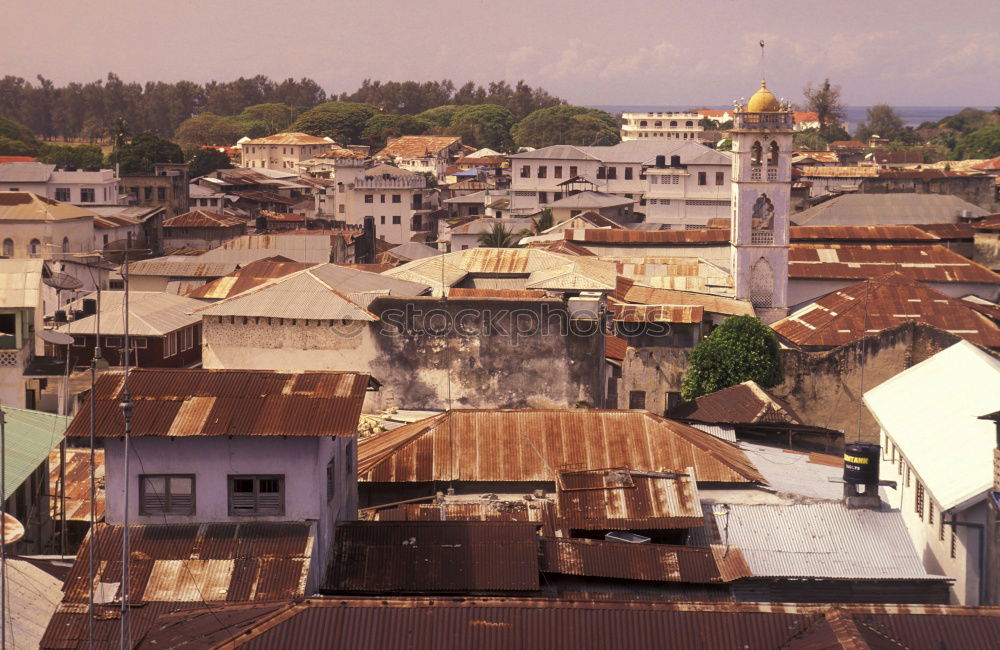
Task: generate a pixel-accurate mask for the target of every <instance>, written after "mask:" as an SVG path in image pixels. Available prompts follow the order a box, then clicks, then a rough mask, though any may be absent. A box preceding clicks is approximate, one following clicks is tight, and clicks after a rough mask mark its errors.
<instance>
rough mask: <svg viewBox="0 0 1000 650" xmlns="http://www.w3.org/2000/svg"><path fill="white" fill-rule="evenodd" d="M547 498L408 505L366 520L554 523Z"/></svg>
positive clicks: (366, 514)
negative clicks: (548, 521) (547, 520)
mask: <svg viewBox="0 0 1000 650" xmlns="http://www.w3.org/2000/svg"><path fill="white" fill-rule="evenodd" d="M551 503H552V502H551V501H549V500H547V499H534V498H531V499H520V500H517V501H509V500H505V499H489V500H481V501H475V502H466V501H461V502H459V501H448V500H444V501H442V502H440V503H404V504H401V505H397V506H392V507H388V508H373V509H367V510H363V511H362V512H360V513H359V516H360V517H362V518H363V519H364V520H366V521H521V522H534V523H537V524H539V525H542V524H543V523H544V522H545V521H546V519H549V520H551V518H552V516H553V513H552V512H551V508H550V505H551Z"/></svg>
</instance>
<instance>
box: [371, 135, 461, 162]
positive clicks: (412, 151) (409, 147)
mask: <svg viewBox="0 0 1000 650" xmlns="http://www.w3.org/2000/svg"><path fill="white" fill-rule="evenodd" d="M460 142H461V138H459V137H457V136H450V135H445V136H440V135H404V136H401V137H398V138H396V139H394V140H391V141H390V142H389V144H387V145H386V147H385V149H383V150H382V151H380V152H378V153H377V154H376V157H393V156H398V157H400V158H425V157H428V156H435V155H437V154H438V152H439V151H441V150H442V149H447V148H448V147H450V146H452V145H454V144H457V143H460Z"/></svg>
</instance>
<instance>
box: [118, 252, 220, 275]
mask: <svg viewBox="0 0 1000 650" xmlns="http://www.w3.org/2000/svg"><path fill="white" fill-rule="evenodd" d="M207 254H208V253H205V254H203V255H170V256H168V257H154V258H152V259H148V260H139V261H138V262H129V265H128V272H129V275H165V276H167V277H176V278H221V277H222V276H224V275H227V274H229V273H232V272H233V271H234V270H235V269H236V263H235V262H211V261H208V260H206V259H205V255H207Z"/></svg>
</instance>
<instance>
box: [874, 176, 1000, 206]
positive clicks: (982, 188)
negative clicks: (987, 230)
mask: <svg viewBox="0 0 1000 650" xmlns="http://www.w3.org/2000/svg"><path fill="white" fill-rule="evenodd" d="M858 192H859V193H861V194H891V193H895V192H900V193H911V194H952V195H954V196H957V197H958V198H960V199H962V200H963V201H968V202H969V203H972V204H973V205H978V206H979V207H981V208H983V209H985V210H989V211H990V212H996V211H997V210H998V209H1000V205H997V200H996V191H995V189H994V179H993V177H992V176H987V175H986V174H978V175H975V176H949V177H943V178H925V179H922V178H912V177H907V176H904V177H901V178H893V177H892V176H881V177H879V178H866V179H864V180H862V181H861V185H860V186H859V187H858Z"/></svg>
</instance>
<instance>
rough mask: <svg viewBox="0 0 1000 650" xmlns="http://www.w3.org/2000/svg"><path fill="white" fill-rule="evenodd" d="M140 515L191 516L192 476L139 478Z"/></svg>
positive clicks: (144, 475) (162, 475)
mask: <svg viewBox="0 0 1000 650" xmlns="http://www.w3.org/2000/svg"><path fill="white" fill-rule="evenodd" d="M139 514H140V515H147V516H148V515H193V514H194V474H143V475H140V476H139Z"/></svg>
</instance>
